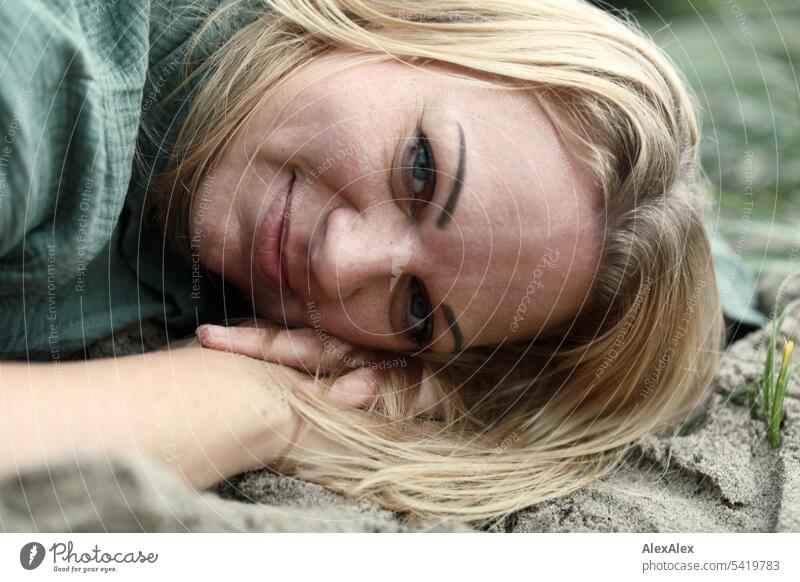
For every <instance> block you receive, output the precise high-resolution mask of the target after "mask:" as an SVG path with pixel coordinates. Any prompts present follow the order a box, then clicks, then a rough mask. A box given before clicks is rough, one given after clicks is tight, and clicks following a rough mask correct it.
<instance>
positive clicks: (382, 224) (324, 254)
mask: <svg viewBox="0 0 800 582" xmlns="http://www.w3.org/2000/svg"><path fill="white" fill-rule="evenodd" d="M381 210H382V209H381V208H380V207H376V208H374V209H368V210H367V211H365V212H358V211H356V210H355V209H353V208H350V207H339V208H335V209H334V210H332V211H331V212H330V213H329V214H328V216H327V218H326V220H325V230H324V233H322V236H321V237H320V238H319V239H317V240H316V241H315V243H313V244H312V248H311V249H310V251H311V252H310V255H311V257H310V258H311V261H310V262H311V265H310V266H311V269H312V271H313V274H314V278H315V279H316V281H317V283H318V285H319V286H320V288H321V291H322V292H323V293H324V294H325V295H326V296H327V297H329V298H331V299H345V298H347V297H349V296H350V295H352V294H353V293H355V292H356V291H358V290H359V289H360V288H362V287H364V286H366V285H368V284H370V283H374V282H375V281H379V280H383V281H386V283H387V285H390V284H391V281H392V277H398V276H399V275H400V274H401V273H402V272H404V271H405V270H409V269H411V267H412V263H413V260H414V255H415V254H416V253H415V244H414V239H413V238H412V235H411V233H410V232H409V230H408V228H404V226H403V225H401V224H397V223H396V221H392V220H389V217H387V216H386V214H387V213H381V212H380V211H381ZM387 289H389V287H387Z"/></svg>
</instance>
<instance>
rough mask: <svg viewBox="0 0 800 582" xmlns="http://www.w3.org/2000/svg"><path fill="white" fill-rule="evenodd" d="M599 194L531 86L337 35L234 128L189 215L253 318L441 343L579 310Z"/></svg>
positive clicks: (451, 344) (379, 338) (400, 341)
mask: <svg viewBox="0 0 800 582" xmlns="http://www.w3.org/2000/svg"><path fill="white" fill-rule="evenodd" d="M361 59H363V57H361ZM353 63H356V64H355V66H351V67H349V68H345V69H344V70H339V69H340V67H341V66H342V65H346V64H351V65H352V64H353ZM330 73H332V74H330ZM465 77H466V78H465ZM598 198H599V194H598V193H597V192H596V188H595V187H594V185H593V181H592V180H591V178H590V176H589V173H588V171H586V169H585V168H584V167H583V166H582V164H581V162H579V161H578V160H577V159H576V158H574V157H573V156H572V155H571V154H570V152H569V151H567V149H566V148H565V146H564V145H563V144H562V143H561V142H560V140H559V139H558V137H557V135H556V133H555V131H554V128H553V126H552V125H551V123H550V122H549V120H548V118H547V117H546V115H545V114H544V113H543V112H542V110H541V109H540V108H539V107H538V106H537V105H536V104H535V100H534V99H533V98H532V96H531V95H530V93H526V92H523V91H516V92H514V91H511V90H509V89H498V88H492V87H489V86H488V84H487V83H485V82H484V81H483V80H481V78H480V77H479V76H475V75H472V74H470V75H468V76H467V75H465V73H463V71H461V70H459V69H457V68H456V67H452V66H444V65H425V66H424V67H422V68H420V67H412V66H410V65H408V64H405V63H400V62H393V61H390V62H361V61H360V57H359V55H357V54H355V53H352V52H348V51H344V50H338V49H337V50H335V51H332V52H329V53H327V54H325V55H323V56H320V57H317V58H315V59H313V60H312V61H310V62H309V63H308V64H307V66H305V67H303V68H300V69H298V70H297V71H295V72H294V73H292V74H291V75H290V76H289V77H288V78H287V79H286V81H285V82H284V83H282V84H281V86H280V87H279V88H278V90H277V93H275V94H274V95H273V96H272V97H271V98H270V99H268V100H267V101H266V102H264V103H262V104H260V105H259V106H258V107H257V109H256V110H255V111H254V115H253V116H252V117H251V118H250V119H249V120H248V121H247V122H246V123H244V124H242V125H241V126H240V127H239V128H238V130H237V131H236V132H235V133H234V135H233V136H232V138H231V139H230V141H228V142H227V144H226V145H225V147H224V149H223V151H222V153H221V157H220V159H219V162H218V163H217V165H216V166H215V168H214V169H213V170H212V171H211V172H209V174H208V175H207V177H206V179H205V182H204V184H203V185H202V187H201V188H200V191H199V192H197V194H196V195H195V197H194V199H193V202H192V210H191V212H192V216H191V217H190V221H189V222H190V225H191V228H192V241H193V243H197V244H199V249H200V250H199V252H200V260H201V261H202V262H203V264H204V265H206V266H207V267H208V268H209V269H211V270H212V271H214V272H216V273H218V274H220V275H221V276H223V277H224V278H226V279H227V280H228V281H230V282H232V283H233V284H234V285H236V286H237V287H238V288H239V289H240V290H241V291H242V292H244V293H245V294H246V296H248V297H250V298H251V299H252V301H253V305H254V306H255V309H256V311H257V313H258V314H259V315H261V316H263V317H266V318H269V319H273V320H275V321H284V322H286V323H287V324H289V325H293V326H306V327H312V328H315V329H318V330H320V331H325V332H326V333H329V334H331V335H335V336H338V337H340V338H342V339H343V340H345V341H348V342H350V343H352V344H355V345H359V346H363V347H367V348H372V349H402V350H414V349H418V348H425V349H430V350H433V351H437V352H451V351H456V350H460V349H461V348H463V347H468V346H476V345H488V344H496V343H499V342H500V341H502V340H504V339H522V338H531V337H534V336H535V335H536V334H537V333H539V332H541V331H546V330H548V329H550V328H552V327H554V326H556V325H558V324H560V323H562V322H564V320H566V319H568V318H570V317H572V316H573V315H575V314H576V313H577V312H578V310H579V309H580V307H581V305H582V303H583V302H584V301H586V298H587V293H588V289H589V288H590V285H591V282H592V277H593V275H594V272H595V268H596V265H597V261H598V259H599V249H600V243H599V240H600V239H601V237H600V234H599V233H600V231H601V230H602V223H601V220H600V218H601V216H600V211H598V208H599V207H600V208H601V207H602V205H601V204H598Z"/></svg>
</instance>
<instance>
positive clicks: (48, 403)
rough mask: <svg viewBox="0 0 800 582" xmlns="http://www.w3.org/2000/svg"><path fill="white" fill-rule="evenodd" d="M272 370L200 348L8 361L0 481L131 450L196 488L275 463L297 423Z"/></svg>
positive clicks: (1, 409) (3, 366)
mask: <svg viewBox="0 0 800 582" xmlns="http://www.w3.org/2000/svg"><path fill="white" fill-rule="evenodd" d="M266 366H269V364H265V363H263V362H258V361H256V360H253V359H250V358H246V357H243V356H238V355H232V354H228V353H223V352H216V351H213V350H204V349H202V348H199V347H184V348H180V349H172V350H169V351H158V352H151V353H147V354H142V355H136V356H126V357H120V358H114V359H105V360H90V361H78V362H65V363H61V364H51V363H31V364H27V363H15V362H0V476H2V475H5V474H9V473H10V474H15V473H18V472H19V471H20V470H21V469H22V468H24V467H26V466H29V465H34V464H39V463H48V462H52V461H54V460H56V459H57V458H58V457H60V456H64V455H73V454H75V452H80V451H101V450H123V449H136V450H139V451H140V452H141V453H142V454H145V455H151V456H154V457H158V458H161V459H162V460H164V461H166V462H168V463H170V464H172V465H173V466H175V468H176V469H177V470H178V471H179V473H180V474H182V475H183V477H184V478H185V479H186V480H187V481H188V482H189V483H190V484H191V485H193V486H194V487H197V488H203V487H207V486H209V485H211V484H213V483H215V482H217V481H219V480H221V479H223V478H225V477H229V476H232V475H235V474H236V473H239V472H241V471H244V470H246V469H250V468H254V467H256V466H261V465H263V464H269V463H271V462H273V461H275V460H276V459H277V458H279V457H280V456H281V454H282V453H283V452H284V451H285V450H286V448H287V447H288V445H289V443H290V442H292V440H293V439H294V438H295V435H296V432H297V428H298V426H299V423H298V420H297V418H296V415H295V414H294V413H293V412H292V411H291V410H290V407H289V406H288V405H287V404H286V403H285V402H284V401H283V400H282V399H281V395H280V390H279V387H278V386H276V385H275V384H274V383H273V382H272V381H270V380H268V378H269V376H268V374H266ZM285 372H292V371H288V370H287V371H285Z"/></svg>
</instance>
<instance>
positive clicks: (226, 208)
mask: <svg viewBox="0 0 800 582" xmlns="http://www.w3.org/2000/svg"><path fill="white" fill-rule="evenodd" d="M358 59H359V57H358V56H357V55H354V54H352V53H348V52H346V51H342V50H336V51H332V52H330V53H327V54H326V55H324V56H322V57H320V58H317V59H314V60H312V61H311V62H310V63H309V65H308V66H306V67H303V68H301V69H299V70H298V71H296V72H295V73H294V74H292V75H291V76H290V77H289V78H288V79H287V81H286V82H285V83H284V84H282V85H281V87H280V88H279V90H278V92H277V93H276V94H275V95H273V96H272V97H271V98H270V99H269V100H267V101H265V102H264V103H263V104H261V105H260V106H259V107H258V108H257V109H256V110H255V111H254V115H252V117H251V118H249V120H248V121H247V123H245V124H244V125H242V126H241V127H240V128H238V130H237V131H236V132H235V133H234V134H233V136H232V138H231V140H230V141H229V142H228V144H227V146H226V147H225V148H224V150H223V151H222V155H221V158H220V160H219V163H218V165H217V166H216V167H215V168H214V169H213V171H212V172H211V173H210V174H209V176H208V181H209V182H208V183H207V184H204V185H203V186H204V187H203V188H202V189H201V190H202V191H203V192H204V193H210V195H209V196H205V197H204V199H203V211H204V213H205V216H206V217H212V216H213V217H214V220H208V219H207V220H203V221H197V220H191V217H190V224H200V223H202V225H203V228H202V229H198V230H196V231H194V232H192V235H193V242H196V241H199V245H200V258H201V261H202V262H203V263H204V264H205V265H206V266H207V267H208V268H210V269H211V270H213V271H215V272H217V273H219V274H220V275H222V276H223V277H225V278H226V279H228V280H229V281H231V282H233V283H234V284H236V285H237V286H238V287H239V288H240V289H241V290H242V291H243V292H244V293H245V294H246V295H248V296H250V298H251V299H252V301H253V305H254V306H255V308H256V310H257V312H258V313H259V314H260V315H261V316H263V317H264V318H266V320H267V321H261V322H259V324H258V326H255V325H251V326H249V327H237V328H221V327H218V326H204V327H201V328H200V329H199V330H198V334H197V335H198V339H199V343H200V344H201V345H202V346H205V347H211V348H215V349H214V350H203V349H202V348H200V347H198V346H197V345H195V344H194V342H193V341H191V340H190V341H188V342H184V343H186V345H178V344H177V343H173V344H171V345H170V346H169V349H168V350H162V351H158V352H153V353H148V354H141V355H137V356H128V357H125V358H114V359H108V360H91V361H87V362H70V363H65V364H61V365H59V366H54V365H52V364H19V363H12V362H0V394H2V398H0V414H2V418H5V419H6V424H5V428H4V430H0V477H2V476H3V475H5V474H10V475H13V474H15V473H16V474H18V473H19V471H20V470H21V468H22V467H23V465H27V464H29V465H36V464H41V463H49V462H53V461H55V460H56V459H59V458H67V459H69V458H70V457H71V456H72V454H73V453H74V452H75V451H99V450H106V451H110V450H127V451H130V450H137V451H139V452H145V453H147V454H149V455H151V456H153V457H160V458H162V459H163V461H164V462H166V463H167V464H169V465H171V466H173V467H174V468H175V469H176V470H177V471H178V473H179V474H180V475H182V476H183V477H184V478H185V479H186V480H187V481H188V482H189V483H190V484H192V485H194V486H196V487H198V488H202V487H206V486H208V485H210V484H211V483H214V482H217V481H219V480H220V479H222V478H225V477H229V476H231V475H234V474H236V473H238V472H241V471H243V470H245V469H249V468H253V467H259V466H263V465H270V464H272V463H273V462H274V461H275V460H276V459H278V458H279V457H280V456H281V454H283V452H284V451H285V450H286V447H287V445H288V444H289V443H291V442H293V441H296V440H297V434H298V432H297V431H298V427H299V425H300V420H299V418H298V416H297V413H296V412H295V411H294V410H293V409H291V407H289V406H288V404H287V403H286V401H285V399H284V398H283V397H282V396H281V393H280V390H281V386H280V384H281V383H280V382H277V381H274V379H273V378H272V377H271V376H270V375H269V374H265V370H267V369H269V367H270V366H274V369H275V370H280V371H281V372H280V373H281V374H284V377H286V376H285V374H294V375H295V380H296V381H297V382H300V383H306V384H307V385H308V387H309V388H310V389H317V388H319V385H318V383H317V381H316V380H314V379H313V378H311V377H310V376H309V375H308V373H312V372H313V371H315V370H316V369H317V368H319V369H321V370H323V371H324V370H325V369H326V368H328V367H330V366H332V364H335V363H336V357H334V354H333V353H332V352H331V351H330V349H329V345H328V344H326V343H324V342H323V341H322V336H321V335H320V334H319V333H318V331H319V330H324V331H325V332H326V333H327V334H330V335H331V336H335V337H332V338H331V342H333V345H334V346H335V350H334V351H335V352H336V353H338V352H339V349H340V348H342V349H348V348H352V347H354V346H359V347H362V348H366V349H367V350H368V351H367V352H361V353H360V354H359V355H358V357H362V358H363V359H364V361H369V358H370V354H371V353H372V352H371V351H370V350H382V349H403V350H413V349H415V348H420V349H430V350H433V351H439V352H451V351H454V350H458V349H461V348H466V347H469V346H472V345H486V344H495V343H497V342H500V341H502V340H504V339H521V338H530V337H535V336H536V335H537V334H539V333H542V332H545V333H546V332H547V331H548V330H549V329H552V328H553V327H554V326H556V325H558V324H559V323H561V322H563V321H564V320H566V319H568V318H570V317H571V316H573V315H574V314H575V313H577V311H578V310H579V308H580V306H581V304H582V302H583V301H584V300H585V299H586V296H587V293H588V291H587V290H588V289H589V288H590V286H591V280H592V275H593V273H594V269H595V265H596V264H597V260H598V257H597V251H598V249H599V248H600V245H599V244H598V243H597V240H598V238H599V237H598V232H599V220H598V217H599V216H601V213H600V212H599V195H598V193H597V192H596V190H595V188H594V187H593V184H592V180H591V178H590V176H589V173H588V172H587V171H586V169H585V168H583V167H582V166H581V164H580V163H579V162H578V161H577V160H576V159H575V158H574V157H573V156H572V155H571V154H570V153H569V151H568V150H567V149H566V148H565V147H564V146H563V144H562V143H560V142H559V140H558V138H557V137H556V133H555V131H554V129H553V127H552V125H551V123H550V121H549V120H548V118H547V117H546V116H545V114H544V113H543V112H542V110H541V109H540V108H539V107H538V106H537V105H536V103H535V101H534V99H533V98H532V97H531V95H529V94H525V93H522V92H516V93H514V92H511V91H508V90H497V89H491V88H488V87H487V86H486V84H485V83H480V82H479V81H482V80H484V81H485V79H480V78H478V77H477V76H475V75H472V74H468V75H466V76H464V74H463V73H464V72H463V71H459V70H457V69H456V68H455V67H450V66H442V65H426V66H424V67H421V68H420V67H410V66H408V65H407V64H402V63H399V62H382V63H375V62H373V63H363V62H359V60H358ZM354 64H355V66H352V67H348V68H346V70H343V71H342V70H339V71H338V72H336V74H334V75H330V73H331V72H332V71H336V70H337V69H340V68H341V67H343V66H348V65H354ZM459 75H461V76H459ZM303 89H306V90H303ZM420 128H421V130H422V132H423V133H424V134H425V136H426V138H427V143H428V144H429V145H430V147H431V149H432V157H433V160H434V162H435V168H434V169H431V168H429V167H428V166H429V165H430V160H429V159H428V160H425V159H424V158H425V156H423V158H422V159H423V161H424V162H425V163H424V164H422V165H420V164H419V163H418V162H419V159H420V158H419V156H418V155H417V154H419V151H420V150H421V149H423V148H421V145H420V143H421V142H420V141H419V140H418V139H417V137H418V129H420ZM462 138H463V141H462ZM462 144H463V147H462ZM412 145H413V146H414V147H416V148H417V149H416V150H411V149H409V148H410V147H411V146H412ZM412 151H413V152H414V155H410V153H409V152H412ZM342 152H343V153H342ZM404 153H405V154H406V155H404ZM337 154H338V155H337ZM327 158H332V160H333V163H328V164H327V165H326V161H325V160H326V159H327ZM460 160H461V161H462V162H463V164H460ZM410 166H415V167H416V169H420V167H421V166H422V169H423V170H424V171H422V176H424V177H425V180H418V181H417V182H415V181H414V178H413V177H411V178H409V176H411V174H410V170H409V169H408V168H409V167H410ZM459 166H460V167H461V169H459ZM323 167H324V171H317V170H318V169H319V168H323ZM426 168H427V169H426ZM404 172H405V173H404ZM292 175H295V176H296V179H295V184H296V186H295V189H294V191H293V199H292V206H291V208H290V212H289V228H288V238H287V240H286V252H287V258H288V263H289V267H290V268H289V280H290V283H291V286H292V291H293V292H292V293H290V294H287V293H285V292H282V291H281V289H279V288H277V287H276V286H275V285H273V284H272V283H270V282H269V281H268V280H267V279H266V278H265V277H264V275H262V274H261V271H260V270H259V269H258V268H257V267H256V266H255V265H254V257H255V256H256V253H257V251H258V248H257V247H256V245H255V244H254V238H255V237H254V234H255V232H256V229H257V227H258V226H259V224H260V223H261V218H262V217H263V215H264V212H265V211H266V209H267V208H268V207H269V204H270V203H271V202H272V200H273V198H274V196H275V193H276V192H277V191H278V189H279V188H280V187H281V186H282V185H283V184H285V183H287V182H288V179H289V178H290V176H292ZM431 175H434V176H435V183H436V187H435V189H434V190H431V189H430V188H429V187H428V186H425V185H426V184H429V179H430V176H431ZM404 176H405V177H406V178H405V179H404V178H403V177H404ZM418 182H419V183H422V184H423V186H424V187H422V188H421V189H420V191H421V192H426V193H427V192H432V197H431V198H430V200H427V198H426V199H424V200H422V201H420V200H414V204H413V205H412V204H410V203H409V202H410V201H411V200H413V199H414V197H416V196H418V194H419V192H418V191H415V189H414V186H416V185H417V183H418ZM412 208H414V209H415V210H416V212H413V213H412V212H411V209H412ZM443 210H444V213H443ZM192 212H193V213H195V214H196V213H197V212H198V208H197V207H195V206H193V208H192ZM414 278H416V280H418V281H419V283H418V285H416V287H415V286H412V285H411V282H412V281H413V280H415V279H414ZM412 288H415V289H416V290H415V291H414V293H415V297H416V298H417V299H419V297H420V296H421V295H420V294H421V293H424V296H425V297H427V299H429V301H430V306H431V308H432V312H431V315H430V317H432V319H433V333H432V335H431V337H430V341H426V342H424V345H417V344H416V343H415V341H414V339H413V338H411V337H409V335H408V334H407V333H405V332H406V331H407V330H406V328H407V326H406V325H405V323H404V313H405V312H406V311H407V310H408V305H409V291H410V290H411V289H412ZM420 289H424V292H423V291H420ZM310 302H313V309H310V308H309V303H310ZM416 303H417V304H419V301H417V302H416ZM523 307H524V309H523ZM270 322H280V323H282V324H289V326H291V327H292V328H293V329H287V328H286V327H285V326H282V325H278V324H277V323H270ZM416 323H417V324H419V321H417V322H416ZM417 327H419V325H418V326H417ZM422 327H423V328H424V327H425V326H424V325H423V326H422ZM216 350H226V351H229V352H236V353H222V352H220V351H216ZM240 354H243V355H240ZM246 356H250V357H246ZM258 360H267V361H269V362H271V363H267V362H260V361H258ZM276 364H279V366H276ZM286 366H288V367H292V368H297V369H299V370H301V372H307V373H305V374H304V373H300V372H296V371H294V370H287V369H286ZM377 378H378V372H375V371H374V370H372V369H371V368H369V367H358V366H356V369H354V370H352V371H350V372H348V373H346V374H344V375H342V376H341V377H339V378H338V379H337V380H336V382H335V383H334V385H333V387H332V390H331V391H330V392H326V393H325V394H326V397H327V398H329V399H330V401H331V403H332V404H333V405H335V406H341V407H345V408H362V407H365V406H367V405H369V404H370V403H371V402H373V398H374V395H375V393H376V388H377ZM232 379H235V380H234V381H232ZM53 386H57V387H61V388H63V389H62V390H55V391H54V390H53V389H52V388H53ZM143 388H144V389H143ZM284 388H285V387H284ZM418 394H419V398H418V399H417V401H416V411H415V412H414V413H415V414H417V415H420V416H424V415H426V414H429V413H433V414H434V415H435V414H436V410H435V406H436V402H434V401H433V400H432V399H431V396H430V393H428V392H426V385H425V382H424V380H423V381H422V382H421V386H419V390H418ZM65 435H67V438H66V439H65ZM298 446H300V447H301V448H309V449H311V450H314V451H318V452H319V453H320V454H329V453H331V452H337V453H342V452H343V451H342V450H341V446H340V445H338V444H337V443H332V442H331V441H329V440H327V439H326V438H325V437H324V436H322V435H321V434H319V433H317V432H316V431H314V430H311V431H310V432H308V433H307V436H306V437H305V438H304V440H303V441H302V442H301V443H298Z"/></svg>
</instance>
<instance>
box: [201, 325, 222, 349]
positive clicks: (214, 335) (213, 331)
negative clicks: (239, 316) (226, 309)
mask: <svg viewBox="0 0 800 582" xmlns="http://www.w3.org/2000/svg"><path fill="white" fill-rule="evenodd" d="M194 333H195V335H196V336H197V341H199V342H200V345H201V346H205V347H214V346H219V345H220V344H221V343H224V341H225V338H226V337H227V336H228V328H227V327H224V326H222V325H212V324H210V323H206V324H203V325H201V326H200V327H198V328H197V329H196V330H195V332H194Z"/></svg>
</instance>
